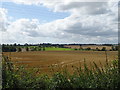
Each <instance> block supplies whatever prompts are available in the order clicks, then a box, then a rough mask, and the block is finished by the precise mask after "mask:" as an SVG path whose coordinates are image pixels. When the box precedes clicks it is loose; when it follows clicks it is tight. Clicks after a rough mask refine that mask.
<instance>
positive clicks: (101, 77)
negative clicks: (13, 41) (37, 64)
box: [2, 56, 120, 90]
mask: <svg viewBox="0 0 120 90" xmlns="http://www.w3.org/2000/svg"><path fill="white" fill-rule="evenodd" d="M93 64H94V66H93V67H92V68H91V69H89V68H88V67H87V65H86V64H85V62H84V68H82V67H81V66H80V67H75V66H73V71H74V73H73V74H70V73H69V72H68V71H67V69H66V68H65V69H64V70H63V71H61V72H54V73H53V74H52V76H48V75H43V74H37V73H38V69H30V70H28V69H26V68H25V67H23V66H20V67H17V66H14V65H13V64H12V63H11V62H10V61H9V58H7V57H5V56H3V68H2V71H3V73H2V74H3V75H2V76H3V89H5V88H26V89H28V90H34V89H37V88H40V89H41V90H56V89H61V88H70V89H74V88H103V89H116V88H119V86H118V85H119V84H120V76H119V72H118V61H117V60H114V61H112V62H111V63H108V61H106V65H105V66H103V67H101V68H100V67H98V66H97V65H96V63H94V62H93ZM53 71H54V70H53Z"/></svg>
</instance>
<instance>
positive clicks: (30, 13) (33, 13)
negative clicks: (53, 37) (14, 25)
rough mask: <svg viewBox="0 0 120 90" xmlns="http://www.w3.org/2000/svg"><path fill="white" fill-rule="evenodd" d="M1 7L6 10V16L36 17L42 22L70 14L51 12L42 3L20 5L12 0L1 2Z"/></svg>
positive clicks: (14, 17)
mask: <svg viewBox="0 0 120 90" xmlns="http://www.w3.org/2000/svg"><path fill="white" fill-rule="evenodd" d="M2 8H6V9H7V10H8V16H11V17H13V20H17V19H20V18H29V19H33V18H36V19H38V20H40V21H42V22H50V21H53V20H57V19H63V18H65V17H68V16H69V15H70V14H69V13H67V12H53V11H52V10H50V9H49V8H46V7H44V6H42V5H24V4H22V5H21V4H15V3H13V2H3V3H2Z"/></svg>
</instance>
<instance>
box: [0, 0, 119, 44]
mask: <svg viewBox="0 0 120 90" xmlns="http://www.w3.org/2000/svg"><path fill="white" fill-rule="evenodd" d="M113 1H114V2H113ZM0 5H1V7H0V26H1V27H0V35H1V37H2V38H0V43H6V44H7V43H9V44H10V43H20V44H24V43H59V44H65V43H66V44H68V43H76V44H78V43H80V44H93V43H94V44H117V43H118V0H101V1H100V0H74V2H73V0H59V1H58V0H53V1H51V0H2V2H1V4H0Z"/></svg>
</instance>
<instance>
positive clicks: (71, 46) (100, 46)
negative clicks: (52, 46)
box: [64, 45, 112, 50]
mask: <svg viewBox="0 0 120 90" xmlns="http://www.w3.org/2000/svg"><path fill="white" fill-rule="evenodd" d="M64 47H68V48H77V49H79V48H83V49H86V48H91V49H96V48H98V49H100V50H101V49H102V48H103V47H105V48H106V50H111V49H112V46H102V45H83V46H79V45H65V46H64Z"/></svg>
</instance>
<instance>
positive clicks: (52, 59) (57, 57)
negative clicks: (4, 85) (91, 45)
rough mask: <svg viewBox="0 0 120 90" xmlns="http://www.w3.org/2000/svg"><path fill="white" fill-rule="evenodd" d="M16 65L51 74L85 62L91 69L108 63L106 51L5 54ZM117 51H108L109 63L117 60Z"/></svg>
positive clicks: (70, 68)
mask: <svg viewBox="0 0 120 90" xmlns="http://www.w3.org/2000/svg"><path fill="white" fill-rule="evenodd" d="M4 55H7V56H8V57H10V58H11V61H12V62H13V63H14V64H16V65H28V67H29V68H33V67H35V68H40V71H41V73H50V72H51V67H52V68H54V69H55V71H56V70H61V69H62V68H64V67H66V66H67V68H68V70H69V71H72V70H73V68H72V67H73V66H79V65H81V66H83V64H84V60H85V61H86V63H87V64H88V66H89V67H90V65H89V64H90V62H93V61H94V62H96V63H97V64H98V66H100V63H99V61H100V62H101V63H102V64H104V63H105V61H106V54H105V51H30V52H5V53H4ZM117 56H118V52H117V51H107V59H108V60H109V61H111V60H114V59H117Z"/></svg>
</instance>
